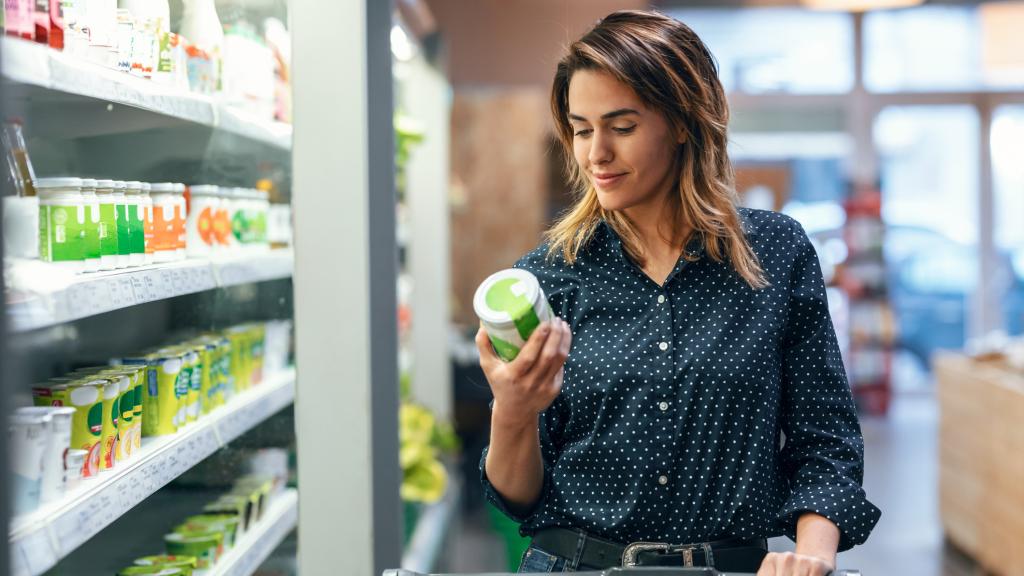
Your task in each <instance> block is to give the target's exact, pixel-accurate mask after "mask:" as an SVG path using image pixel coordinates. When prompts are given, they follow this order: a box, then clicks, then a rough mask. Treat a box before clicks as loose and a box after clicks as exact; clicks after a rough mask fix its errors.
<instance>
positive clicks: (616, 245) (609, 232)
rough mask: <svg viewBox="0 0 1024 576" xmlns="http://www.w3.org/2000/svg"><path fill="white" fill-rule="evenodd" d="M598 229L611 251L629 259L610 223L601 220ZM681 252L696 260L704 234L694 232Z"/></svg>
mask: <svg viewBox="0 0 1024 576" xmlns="http://www.w3.org/2000/svg"><path fill="white" fill-rule="evenodd" d="M598 228H599V230H600V231H601V232H602V233H603V235H604V238H605V241H606V242H607V243H608V247H609V248H611V250H612V253H613V254H615V255H617V256H618V257H619V258H622V259H624V260H626V261H627V262H628V261H629V258H628V256H627V255H626V251H625V249H624V247H623V245H622V238H620V237H619V235H618V233H616V232H615V229H614V228H612V226H611V224H609V223H608V221H607V220H601V224H600V225H599V227H598ZM683 252H684V253H685V254H686V258H687V260H697V259H699V258H700V257H701V256H703V255H704V235H703V234H694V235H693V236H692V237H691V238H690V240H689V241H688V242H687V243H686V246H685V247H684V248H683Z"/></svg>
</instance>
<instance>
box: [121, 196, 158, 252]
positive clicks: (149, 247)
mask: <svg viewBox="0 0 1024 576" xmlns="http://www.w3.org/2000/svg"><path fill="white" fill-rule="evenodd" d="M133 184H138V185H139V204H140V205H141V206H142V209H143V221H142V230H143V244H144V245H145V248H144V251H145V258H144V259H143V260H144V262H145V263H146V264H152V263H153V261H154V259H155V254H156V223H155V222H154V221H153V216H154V214H153V212H154V210H153V196H152V188H153V186H152V184H150V183H149V182H128V183H127V184H126V186H127V187H131V186H132V185H133Z"/></svg>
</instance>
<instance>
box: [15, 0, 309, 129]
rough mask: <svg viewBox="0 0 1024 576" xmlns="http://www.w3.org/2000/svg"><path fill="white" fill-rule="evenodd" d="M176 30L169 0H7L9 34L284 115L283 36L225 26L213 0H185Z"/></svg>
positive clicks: (273, 28)
mask: <svg viewBox="0 0 1024 576" xmlns="http://www.w3.org/2000/svg"><path fill="white" fill-rule="evenodd" d="M184 5H185V11H184V15H183V17H182V20H181V23H180V26H179V27H178V29H177V31H172V29H171V18H170V7H169V4H168V1H167V0H122V1H121V2H117V1H116V0H8V1H7V2H5V5H4V19H5V20H4V28H5V30H6V32H7V35H9V36H15V37H20V38H24V39H26V40H32V41H35V42H38V43H40V44H47V45H49V46H50V48H52V49H54V50H59V51H63V52H64V53H65V54H67V55H69V56H70V57H73V58H75V59H79V60H81V61H84V62H90V63H92V64H95V65H98V66H101V67H104V68H108V69H111V70H118V71H121V72H124V73H126V74H131V75H132V76H137V77H140V78H145V79H148V80H152V81H153V82H154V83H158V84H160V85H164V86H167V87H170V88H173V89H177V90H181V91H182V92H193V93H198V94H222V95H223V96H224V98H225V99H227V100H229V101H232V102H236V103H238V104H239V105H240V106H242V107H244V108H247V109H249V110H250V111H252V112H254V113H256V114H258V115H259V116H261V117H264V118H267V119H270V118H277V119H279V120H284V121H288V120H289V119H290V115H291V112H290V96H289V94H290V88H289V79H288V78H289V72H288V53H289V50H288V45H289V42H290V41H289V36H288V32H287V30H286V28H285V26H284V24H283V23H282V22H281V21H280V20H277V19H269V20H267V21H266V22H264V23H263V28H264V33H263V34H257V33H256V32H255V27H254V26H253V25H252V24H251V23H249V22H246V21H242V22H232V23H230V24H229V25H228V26H227V27H226V28H227V29H226V30H225V26H224V24H225V23H222V21H221V19H220V17H219V16H218V14H217V10H216V6H215V4H214V2H213V0H186V1H185V3H184Z"/></svg>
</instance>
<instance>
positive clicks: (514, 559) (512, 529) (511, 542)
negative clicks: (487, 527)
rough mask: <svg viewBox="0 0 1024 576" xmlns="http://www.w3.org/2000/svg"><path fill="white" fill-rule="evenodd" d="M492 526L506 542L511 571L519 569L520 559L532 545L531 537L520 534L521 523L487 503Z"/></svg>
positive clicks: (506, 555) (506, 552) (506, 554)
mask: <svg viewBox="0 0 1024 576" xmlns="http://www.w3.org/2000/svg"><path fill="white" fill-rule="evenodd" d="M487 513H488V516H490V518H491V526H492V527H493V528H494V531H495V532H497V533H498V535H499V536H501V539H502V541H503V542H504V543H505V558H506V559H507V566H508V571H509V572H515V571H517V570H519V561H520V559H522V557H523V554H524V553H526V549H527V548H528V547H529V546H530V539H529V538H526V537H523V536H520V535H519V523H518V522H516V521H515V520H512V519H511V518H509V517H508V516H505V515H504V514H502V513H501V512H500V511H498V509H497V508H495V507H494V506H493V505H491V504H488V505H487Z"/></svg>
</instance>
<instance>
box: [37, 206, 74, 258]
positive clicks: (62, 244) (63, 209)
mask: <svg viewBox="0 0 1024 576" xmlns="http://www.w3.org/2000/svg"><path fill="white" fill-rule="evenodd" d="M39 257H40V258H42V259H43V260H46V261H49V262H73V261H76V260H83V259H84V258H85V206H53V205H48V206H40V207H39Z"/></svg>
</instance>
